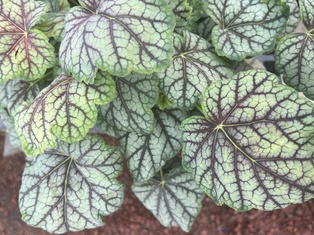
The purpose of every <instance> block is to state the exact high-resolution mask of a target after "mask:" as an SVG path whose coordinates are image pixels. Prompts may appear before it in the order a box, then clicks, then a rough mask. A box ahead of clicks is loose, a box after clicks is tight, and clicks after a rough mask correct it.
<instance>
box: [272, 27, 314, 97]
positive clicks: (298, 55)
mask: <svg viewBox="0 0 314 235" xmlns="http://www.w3.org/2000/svg"><path fill="white" fill-rule="evenodd" d="M275 67H276V71H277V72H278V73H280V74H283V80H284V81H285V83H286V84H288V85H289V86H291V87H293V88H295V89H296V90H298V91H302V92H303V94H304V95H305V96H307V97H308V98H310V99H312V100H314V29H313V30H312V31H308V32H306V33H294V34H289V35H287V36H285V37H284V38H282V39H281V40H280V41H279V43H278V45H277V48H276V51H275Z"/></svg>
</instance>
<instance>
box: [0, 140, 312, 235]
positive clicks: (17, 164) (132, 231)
mask: <svg viewBox="0 0 314 235" xmlns="http://www.w3.org/2000/svg"><path fill="white" fill-rule="evenodd" d="M3 143H4V137H3V136H0V235H33V234H34V235H47V234H49V233H46V232H44V231H43V230H41V229H35V228H32V227H30V226H28V225H26V224H25V223H24V222H22V221H21V220H20V213H19V209H18V204H17V201H18V191H19V187H20V184H21V175H22V171H23V167H24V164H25V163H24V160H23V154H17V155H14V156H11V157H9V158H3V157H2V155H1V153H2V149H3ZM119 179H120V181H121V182H123V183H124V184H126V185H127V186H126V191H125V200H124V204H123V206H122V208H121V209H120V210H119V211H117V212H116V213H114V214H112V215H111V216H108V217H106V218H104V222H105V223H106V225H105V226H103V227H101V228H98V229H93V230H86V231H82V232H78V233H67V235H74V234H76V235H100V234H102V235H167V234H171V235H184V234H191V235H229V234H230V235H251V234H252V235H312V234H314V200H311V201H309V202H306V203H303V204H301V205H292V206H289V207H288V208H286V209H282V210H277V211H272V212H263V211H256V210H252V211H250V212H246V213H239V212H235V211H233V210H232V209H230V208H228V207H226V206H221V207H219V206H216V205H215V204H214V203H213V202H212V201H211V200H210V199H209V198H205V200H204V202H203V205H204V206H203V209H202V211H201V213H200V215H199V216H198V218H197V220H196V222H195V223H194V225H193V228H192V231H191V232H190V233H184V232H182V231H181V230H180V229H178V228H164V227H162V226H161V225H160V224H159V222H158V221H157V220H156V219H155V218H154V216H153V215H152V214H151V213H150V212H149V211H147V210H146V209H145V208H144V207H143V206H142V204H141V203H140V202H139V201H138V200H137V198H136V197H135V196H134V195H133V193H132V192H131V190H130V184H131V178H130V176H129V174H128V173H127V172H126V171H124V172H123V174H122V175H121V177H120V178H119Z"/></svg>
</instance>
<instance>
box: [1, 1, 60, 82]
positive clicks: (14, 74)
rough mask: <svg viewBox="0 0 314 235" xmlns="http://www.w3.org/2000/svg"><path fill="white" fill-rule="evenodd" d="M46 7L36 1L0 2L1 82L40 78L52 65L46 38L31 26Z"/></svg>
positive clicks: (52, 57)
mask: <svg viewBox="0 0 314 235" xmlns="http://www.w3.org/2000/svg"><path fill="white" fill-rule="evenodd" d="M46 10H47V8H46V4H45V3H43V2H39V1H37V2H34V1H28V0H1V1H0V48H1V49H0V83H4V82H6V81H8V80H10V79H17V78H19V77H22V78H23V79H25V80H34V79H37V78H40V77H42V76H43V75H44V73H45V71H46V69H48V68H50V67H52V66H53V65H54V64H55V55H54V48H53V46H52V45H51V44H50V43H49V42H48V37H47V36H46V35H45V34H44V33H43V32H41V31H39V30H38V29H34V28H33V27H34V25H35V24H36V23H37V22H38V21H39V19H40V16H41V15H42V14H43V13H44V12H45V11H46Z"/></svg>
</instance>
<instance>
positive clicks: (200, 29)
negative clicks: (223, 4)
mask: <svg viewBox="0 0 314 235" xmlns="http://www.w3.org/2000/svg"><path fill="white" fill-rule="evenodd" d="M215 26H216V23H215V21H213V20H212V18H210V17H209V16H206V17H202V18H200V19H199V20H198V21H197V24H196V27H195V28H194V30H193V32H194V33H195V34H197V35H199V36H200V37H202V38H205V39H207V40H210V39H211V33H212V30H213V28H214V27H215Z"/></svg>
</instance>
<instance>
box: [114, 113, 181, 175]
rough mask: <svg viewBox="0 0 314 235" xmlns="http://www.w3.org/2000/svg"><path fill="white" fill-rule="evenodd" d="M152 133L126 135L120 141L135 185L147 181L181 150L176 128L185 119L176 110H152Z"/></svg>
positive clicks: (178, 132)
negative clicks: (153, 116) (136, 182)
mask: <svg viewBox="0 0 314 235" xmlns="http://www.w3.org/2000/svg"><path fill="white" fill-rule="evenodd" d="M153 112H154V115H155V119H154V131H153V132H152V133H151V134H150V135H139V134H136V133H126V134H124V135H123V136H121V137H120V138H119V143H120V145H121V148H122V150H123V151H124V153H125V157H126V160H127V164H128V167H129V169H130V172H131V174H132V176H133V178H134V180H135V181H147V180H149V179H150V178H152V177H153V176H154V175H155V174H156V173H157V172H158V171H159V170H160V169H161V167H162V166H163V165H164V164H165V163H166V161H167V160H169V159H171V158H173V157H174V156H175V155H177V154H178V152H179V151H180V150H181V147H182V145H181V132H180V131H179V125H180V124H181V122H182V121H183V120H184V119H185V118H186V115H185V114H184V113H183V112H182V111H180V110H178V109H165V110H164V111H161V110H159V109H156V108H154V109H153Z"/></svg>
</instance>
